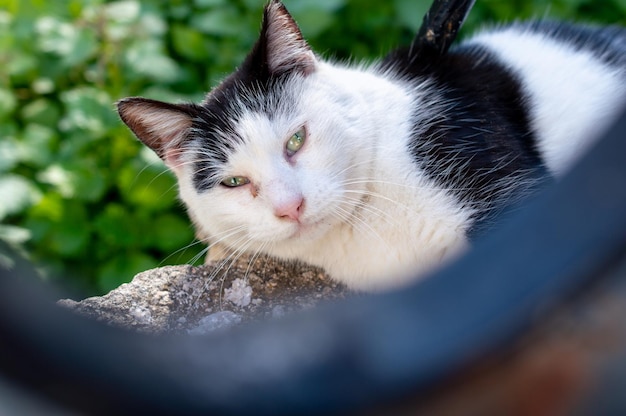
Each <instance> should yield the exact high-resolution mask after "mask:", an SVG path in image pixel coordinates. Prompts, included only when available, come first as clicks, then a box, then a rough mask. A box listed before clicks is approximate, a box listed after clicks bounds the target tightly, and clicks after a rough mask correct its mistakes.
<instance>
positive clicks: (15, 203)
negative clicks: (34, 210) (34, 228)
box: [0, 175, 41, 220]
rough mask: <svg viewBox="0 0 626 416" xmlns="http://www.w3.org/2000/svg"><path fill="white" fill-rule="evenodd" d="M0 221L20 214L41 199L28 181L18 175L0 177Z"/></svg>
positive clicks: (39, 194) (37, 191) (38, 192)
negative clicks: (0, 198) (0, 196)
mask: <svg viewBox="0 0 626 416" xmlns="http://www.w3.org/2000/svg"><path fill="white" fill-rule="evenodd" d="M0 195H2V203H1V204H0V220H2V219H3V218H6V217H7V216H8V215H14V214H18V213H21V212H22V211H24V210H25V209H26V208H28V207H30V206H31V205H33V204H35V203H37V201H39V200H40V199H41V192H40V191H39V190H38V189H37V187H35V185H34V184H33V183H32V182H30V181H29V180H28V179H26V178H24V177H22V176H19V175H4V176H0Z"/></svg>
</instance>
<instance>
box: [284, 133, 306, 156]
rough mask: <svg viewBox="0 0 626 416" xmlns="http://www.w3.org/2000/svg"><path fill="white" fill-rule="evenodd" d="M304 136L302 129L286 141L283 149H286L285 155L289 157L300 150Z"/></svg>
mask: <svg viewBox="0 0 626 416" xmlns="http://www.w3.org/2000/svg"><path fill="white" fill-rule="evenodd" d="M304 136H305V132H304V128H301V129H300V130H298V131H297V132H295V133H294V134H293V136H291V138H290V139H289V140H288V141H287V145H286V146H285V147H286V148H287V154H288V155H289V156H292V155H294V154H295V153H296V152H297V151H298V150H300V148H302V145H303V144H304Z"/></svg>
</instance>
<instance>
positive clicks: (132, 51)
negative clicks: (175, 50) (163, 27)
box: [124, 39, 180, 82]
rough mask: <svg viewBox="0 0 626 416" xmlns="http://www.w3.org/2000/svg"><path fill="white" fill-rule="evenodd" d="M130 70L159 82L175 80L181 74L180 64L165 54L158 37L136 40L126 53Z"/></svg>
mask: <svg viewBox="0 0 626 416" xmlns="http://www.w3.org/2000/svg"><path fill="white" fill-rule="evenodd" d="M124 58H125V62H126V65H127V66H128V70H129V71H132V72H131V74H132V75H134V76H135V77H137V76H138V75H141V76H142V77H146V78H149V79H152V80H154V81H159V82H173V81H176V80H177V79H178V78H179V76H180V69H179V68H178V64H177V63H176V61H174V60H173V59H172V58H170V57H169V56H167V55H166V54H165V48H164V47H163V45H162V43H161V42H160V41H158V40H156V39H143V40H141V41H138V42H134V43H133V44H132V45H131V46H130V47H128V49H126V51H125V53H124Z"/></svg>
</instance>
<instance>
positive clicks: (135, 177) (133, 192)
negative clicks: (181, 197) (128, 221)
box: [117, 160, 176, 211]
mask: <svg viewBox="0 0 626 416" xmlns="http://www.w3.org/2000/svg"><path fill="white" fill-rule="evenodd" d="M117 184H118V186H119V189H120V191H121V193H122V196H123V198H124V200H125V201H126V202H128V203H130V204H132V205H136V206H140V207H142V209H144V210H148V211H162V210H164V209H167V208H170V207H172V206H173V205H174V203H175V200H176V181H175V180H174V178H173V176H172V174H171V173H169V172H167V169H166V168H165V166H164V165H163V164H162V163H159V164H154V165H148V166H145V165H144V164H143V163H142V162H141V161H139V160H137V161H133V162H131V163H129V164H127V165H126V166H125V167H124V168H122V169H121V171H120V173H119V176H118V180H117Z"/></svg>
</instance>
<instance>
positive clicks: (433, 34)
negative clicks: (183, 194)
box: [409, 0, 476, 62]
mask: <svg viewBox="0 0 626 416" xmlns="http://www.w3.org/2000/svg"><path fill="white" fill-rule="evenodd" d="M475 2H476V0H434V2H433V4H432V5H431V6H430V9H429V10H428V12H427V13H426V15H425V16H424V20H423V22H422V27H421V28H420V30H419V32H418V33H417V36H416V37H415V39H414V40H413V44H412V45H411V51H410V55H411V56H410V57H409V58H410V60H411V61H412V62H414V61H415V60H421V59H422V58H433V57H437V56H442V55H445V54H446V52H447V51H448V49H449V48H450V45H452V43H453V42H454V39H455V38H456V35H457V33H458V32H459V29H461V26H462V25H463V22H465V18H466V17H467V15H468V14H469V12H470V10H471V9H472V7H473V6H474V3H475Z"/></svg>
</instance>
